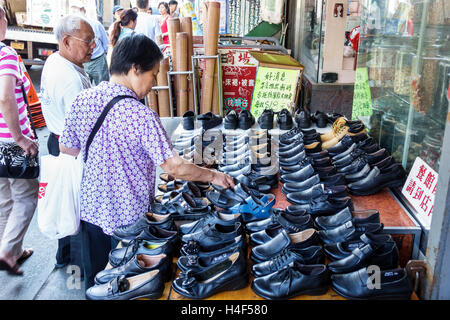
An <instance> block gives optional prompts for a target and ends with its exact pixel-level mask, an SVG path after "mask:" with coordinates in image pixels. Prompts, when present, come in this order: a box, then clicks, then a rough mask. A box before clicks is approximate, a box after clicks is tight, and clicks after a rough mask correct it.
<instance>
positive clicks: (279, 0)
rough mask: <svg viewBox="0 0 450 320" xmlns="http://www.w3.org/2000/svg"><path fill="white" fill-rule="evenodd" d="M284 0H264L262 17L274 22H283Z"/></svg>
mask: <svg viewBox="0 0 450 320" xmlns="http://www.w3.org/2000/svg"><path fill="white" fill-rule="evenodd" d="M283 14H284V0H263V1H262V3H261V19H262V20H264V21H267V22H270V23H273V24H280V23H282V22H283Z"/></svg>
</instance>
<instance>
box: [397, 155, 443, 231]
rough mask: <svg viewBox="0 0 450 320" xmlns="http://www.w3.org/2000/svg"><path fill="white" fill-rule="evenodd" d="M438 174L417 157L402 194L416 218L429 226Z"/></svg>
mask: <svg viewBox="0 0 450 320" xmlns="http://www.w3.org/2000/svg"><path fill="white" fill-rule="evenodd" d="M437 180H438V174H437V173H436V171H434V170H433V169H432V168H431V167H430V166H429V165H427V164H426V163H425V161H423V160H422V159H421V158H419V157H417V158H416V160H415V161H414V165H413V167H412V168H411V171H410V172H409V175H408V179H407V180H406V183H405V185H404V186H403V189H402V194H403V195H404V196H405V197H406V199H407V200H408V201H409V203H410V204H411V205H412V206H413V208H414V209H415V210H416V212H417V218H418V219H419V220H420V221H421V222H422V224H423V225H424V226H425V227H426V228H429V227H430V224H431V215H432V213H433V208H434V207H433V205H434V196H435V194H436V185H437Z"/></svg>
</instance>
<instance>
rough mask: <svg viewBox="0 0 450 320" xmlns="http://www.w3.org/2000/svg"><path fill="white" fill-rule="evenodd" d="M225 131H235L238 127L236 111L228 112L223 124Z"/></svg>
mask: <svg viewBox="0 0 450 320" xmlns="http://www.w3.org/2000/svg"><path fill="white" fill-rule="evenodd" d="M223 126H224V128H225V129H231V130H235V129H236V128H237V127H238V115H237V113H236V110H230V111H228V113H227V115H226V116H225V120H224V123H223Z"/></svg>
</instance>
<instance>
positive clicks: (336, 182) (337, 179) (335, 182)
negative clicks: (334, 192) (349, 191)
mask: <svg viewBox="0 0 450 320" xmlns="http://www.w3.org/2000/svg"><path fill="white" fill-rule="evenodd" d="M319 176H320V175H319ZM320 181H321V182H322V183H323V184H324V185H325V186H326V187H332V186H341V185H345V184H346V180H345V176H344V175H343V174H341V173H336V174H331V175H327V176H320Z"/></svg>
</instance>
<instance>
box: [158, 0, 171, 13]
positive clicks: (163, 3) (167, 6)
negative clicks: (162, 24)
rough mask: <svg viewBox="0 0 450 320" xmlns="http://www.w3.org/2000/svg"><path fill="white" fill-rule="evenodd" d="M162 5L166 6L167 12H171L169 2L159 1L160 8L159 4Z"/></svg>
mask: <svg viewBox="0 0 450 320" xmlns="http://www.w3.org/2000/svg"><path fill="white" fill-rule="evenodd" d="M160 5H163V6H164V8H166V10H167V13H169V12H170V9H169V5H168V4H167V2H164V1H163V2H160V3H158V9H159V6H160Z"/></svg>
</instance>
